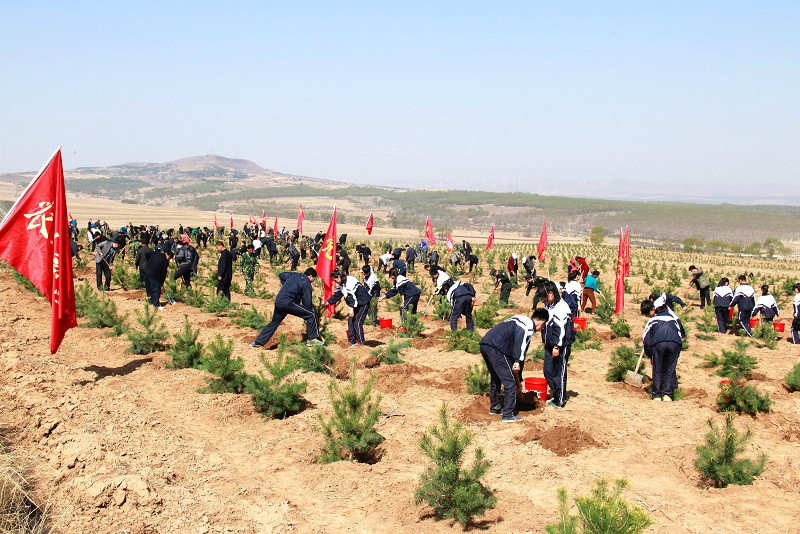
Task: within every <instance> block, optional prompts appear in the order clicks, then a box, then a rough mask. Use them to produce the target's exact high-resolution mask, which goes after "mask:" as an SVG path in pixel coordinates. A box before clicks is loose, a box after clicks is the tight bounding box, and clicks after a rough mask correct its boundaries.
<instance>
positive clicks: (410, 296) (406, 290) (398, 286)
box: [378, 267, 422, 323]
mask: <svg viewBox="0 0 800 534" xmlns="http://www.w3.org/2000/svg"><path fill="white" fill-rule="evenodd" d="M389 280H391V282H392V287H390V288H389V289H387V290H386V293H384V295H383V296H382V297H381V298H379V299H378V302H381V301H382V300H383V299H390V298H392V297H394V296H395V295H397V294H400V295H402V296H403V303H402V304H401V305H400V320H401V321H402V322H403V323H405V322H406V310H410V311H411V313H417V304H419V296H420V294H421V293H422V292H421V291H420V290H419V288H418V287H417V286H415V285H414V283H413V282H412V281H411V280H409V279H408V278H406V277H405V276H403V275H402V274H400V273H398V272H397V269H396V268H394V267H392V268H391V269H390V270H389Z"/></svg>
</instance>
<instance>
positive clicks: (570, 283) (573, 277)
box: [564, 271, 588, 319]
mask: <svg viewBox="0 0 800 534" xmlns="http://www.w3.org/2000/svg"><path fill="white" fill-rule="evenodd" d="M580 274H581V273H580V272H579V271H572V272H571V273H569V275H568V276H567V284H566V285H565V286H564V292H565V293H567V295H571V298H565V300H566V301H567V304H569V309H570V310H572V318H573V319H574V318H575V317H578V314H579V312H578V306H579V305H580V302H581V295H583V287H582V286H581V283H580V282H578V276H580ZM587 278H588V277H587ZM573 301H574V302H573Z"/></svg>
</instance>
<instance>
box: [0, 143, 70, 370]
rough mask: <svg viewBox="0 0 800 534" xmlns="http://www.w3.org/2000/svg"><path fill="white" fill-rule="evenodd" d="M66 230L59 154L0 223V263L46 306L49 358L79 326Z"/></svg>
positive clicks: (49, 162) (62, 170)
mask: <svg viewBox="0 0 800 534" xmlns="http://www.w3.org/2000/svg"><path fill="white" fill-rule="evenodd" d="M68 228H69V222H68V221H67V197H66V194H65V191H64V168H63V166H62V164H61V149H60V148H59V149H58V150H56V153H55V154H53V157H52V158H50V161H48V162H47V164H46V165H45V166H44V168H42V170H41V171H39V174H37V175H36V177H35V178H34V179H33V180H32V181H31V183H30V184H29V185H28V187H27V188H25V191H23V192H22V195H21V196H20V197H19V199H18V200H17V201H16V202H15V203H14V205H13V206H12V207H11V209H10V210H9V212H8V214H7V215H6V217H5V218H4V219H3V221H2V223H0V258H2V259H4V260H5V261H7V262H8V263H9V265H11V266H12V267H14V268H15V269H16V270H17V271H19V272H20V273H21V274H22V275H23V276H25V277H26V278H27V279H28V280H30V281H31V283H32V284H33V285H34V286H35V287H36V289H38V290H39V291H40V292H41V293H42V295H44V296H45V297H46V298H47V300H49V301H50V310H51V312H50V353H51V354H53V353H55V352H56V351H57V350H58V347H59V346H60V345H61V341H62V340H63V339H64V334H65V333H66V332H67V330H69V329H70V328H72V327H74V326H77V325H78V321H77V319H76V318H75V287H74V286H73V281H72V251H71V248H70V242H69V229H68Z"/></svg>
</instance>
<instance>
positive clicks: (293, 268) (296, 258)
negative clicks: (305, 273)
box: [291, 256, 300, 271]
mask: <svg viewBox="0 0 800 534" xmlns="http://www.w3.org/2000/svg"><path fill="white" fill-rule="evenodd" d="M298 261H300V256H292V267H291V270H292V271H296V270H297V262H298Z"/></svg>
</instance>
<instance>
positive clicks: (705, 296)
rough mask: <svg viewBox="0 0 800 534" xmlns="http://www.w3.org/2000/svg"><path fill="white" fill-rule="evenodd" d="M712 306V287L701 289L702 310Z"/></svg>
mask: <svg viewBox="0 0 800 534" xmlns="http://www.w3.org/2000/svg"><path fill="white" fill-rule="evenodd" d="M710 305H711V287H710V286H709V287H703V288H700V309H701V310H702V309H703V308H705V307H706V306H710Z"/></svg>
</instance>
